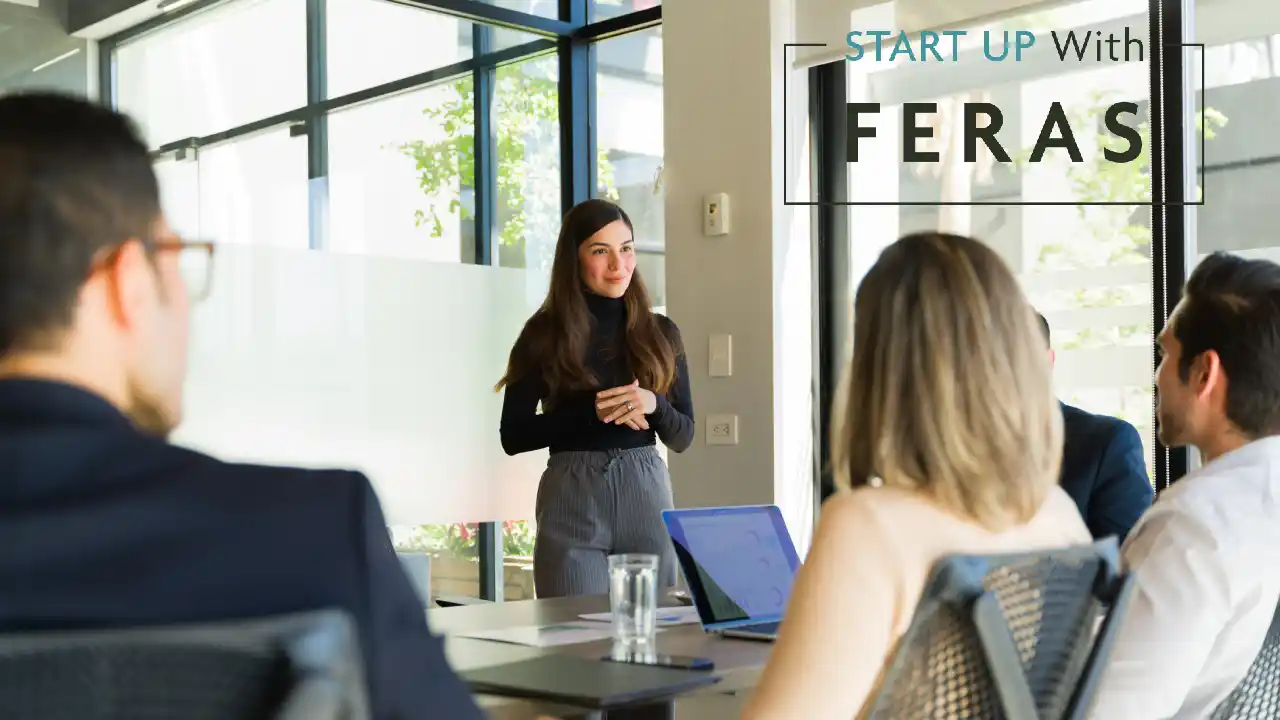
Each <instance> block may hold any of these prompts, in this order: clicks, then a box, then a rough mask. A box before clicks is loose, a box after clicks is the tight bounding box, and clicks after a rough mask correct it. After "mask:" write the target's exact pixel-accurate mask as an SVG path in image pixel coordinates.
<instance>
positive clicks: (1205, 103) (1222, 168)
mask: <svg viewBox="0 0 1280 720" xmlns="http://www.w3.org/2000/svg"><path fill="white" fill-rule="evenodd" d="M1192 37H1193V38H1194V41H1195V42H1202V43H1205V45H1206V52H1205V57H1204V58H1203V62H1204V68H1203V69H1204V76H1205V77H1204V85H1206V86H1207V87H1203V88H1202V87H1201V77H1200V72H1201V66H1200V62H1201V58H1200V57H1198V56H1196V57H1194V58H1191V59H1190V60H1191V61H1190V62H1189V63H1188V64H1187V68H1186V69H1187V72H1188V73H1189V74H1190V76H1191V78H1193V81H1194V83H1195V88H1196V90H1197V92H1196V96H1195V98H1193V99H1189V102H1193V103H1194V104H1193V105H1192V108H1193V109H1194V110H1193V111H1194V112H1195V113H1196V114H1197V116H1199V113H1200V112H1201V111H1202V110H1203V114H1204V122H1205V124H1206V125H1207V127H1208V128H1209V134H1208V138H1207V139H1206V141H1205V143H1204V157H1203V158H1200V162H1199V166H1200V167H1199V170H1200V172H1199V173H1198V175H1199V178H1198V179H1199V181H1200V189H1201V192H1202V193H1203V200H1204V205H1203V206H1201V207H1198V208H1196V213H1197V218H1196V224H1195V233H1194V239H1195V243H1194V246H1193V247H1194V250H1193V254H1192V255H1191V257H1190V258H1188V265H1192V266H1194V265H1195V263H1196V262H1198V261H1199V259H1200V258H1202V257H1204V256H1205V255H1207V254H1209V253H1211V252H1214V251H1216V250H1227V251H1231V252H1237V253H1240V254H1242V255H1247V256H1251V257H1267V258H1270V259H1272V260H1280V239H1277V237H1276V233H1275V212H1274V210H1273V207H1274V204H1273V203H1272V202H1271V195H1272V194H1273V193H1272V192H1271V191H1270V188H1274V187H1275V182H1274V181H1276V180H1277V179H1280V138H1277V137H1276V135H1275V127H1276V123H1277V122H1280V13H1278V12H1277V11H1276V9H1275V8H1274V7H1272V6H1271V5H1269V4H1267V3H1263V2H1259V1H1258V0H1232V1H1230V2H1197V3H1196V10H1195V13H1194V25H1193V28H1192ZM1196 151H1197V152H1198V151H1199V147H1198V143H1197V147H1196Z"/></svg>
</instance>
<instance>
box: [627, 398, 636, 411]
mask: <svg viewBox="0 0 1280 720" xmlns="http://www.w3.org/2000/svg"><path fill="white" fill-rule="evenodd" d="M627 409H628V410H635V409H636V408H635V406H634V405H632V404H631V401H630V400H628V401H627Z"/></svg>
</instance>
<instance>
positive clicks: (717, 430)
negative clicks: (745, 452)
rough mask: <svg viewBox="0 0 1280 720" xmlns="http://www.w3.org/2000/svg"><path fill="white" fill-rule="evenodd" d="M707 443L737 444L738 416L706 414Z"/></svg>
mask: <svg viewBox="0 0 1280 720" xmlns="http://www.w3.org/2000/svg"><path fill="white" fill-rule="evenodd" d="M707 444H708V445H737V444H738V416H737V415H708V416H707Z"/></svg>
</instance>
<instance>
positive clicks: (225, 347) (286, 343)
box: [174, 245, 547, 525]
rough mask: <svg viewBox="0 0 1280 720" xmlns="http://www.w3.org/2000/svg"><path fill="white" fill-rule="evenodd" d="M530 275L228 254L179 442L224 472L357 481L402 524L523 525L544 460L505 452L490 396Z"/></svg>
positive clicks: (528, 304) (199, 344) (230, 249)
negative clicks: (295, 473) (224, 465)
mask: <svg viewBox="0 0 1280 720" xmlns="http://www.w3.org/2000/svg"><path fill="white" fill-rule="evenodd" d="M531 279H532V278H531V277H530V276H529V274H528V273H526V271H523V270H516V269H505V268H494V267H481V266H474V265H451V264H441V263H433V262H429V261H423V260H406V259H398V258H383V257H372V256H352V255H339V254H329V253H315V252H307V251H305V250H290V249H280V248H269V247H252V246H236V245H224V246H221V247H219V248H218V255H217V259H216V263H215V271H214V285H213V288H214V292H213V296H212V297H211V298H209V299H208V300H206V301H205V302H204V303H203V304H201V305H199V306H197V307H196V308H195V311H194V312H195V315H194V317H193V322H194V330H193V340H192V359H191V374H190V378H189V380H188V383H187V402H186V419H185V421H184V423H183V425H182V426H181V427H180V428H179V429H178V432H177V433H176V434H175V436H174V440H175V441H176V442H178V443H181V444H185V445H188V446H190V447H194V448H196V449H199V450H202V451H204V452H209V453H211V454H213V455H216V456H218V457H221V458H224V459H228V460H238V461H252V462H263V463H271V464H290V465H301V466H306V467H342V468H351V469H358V470H362V471H364V472H365V473H367V474H368V475H369V477H370V479H371V480H372V481H373V483H374V485H375V487H376V488H377V489H378V492H379V495H380V497H381V499H382V503H383V506H384V508H385V511H386V513H387V518H388V522H389V524H393V525H394V524H424V523H445V522H476V521H481V520H512V519H518V518H527V517H530V516H531V514H532V509H533V499H534V494H535V491H536V488H537V482H538V477H539V474H540V473H541V471H542V468H543V467H544V466H545V463H546V457H547V454H546V451H540V452H536V453H526V454H524V455H521V456H516V457H514V458H512V457H508V456H507V455H506V454H504V453H503V451H502V448H501V445H500V443H499V436H498V426H499V414H500V412H501V404H502V395H501V393H495V392H493V385H494V383H495V382H496V381H497V379H498V378H499V377H500V376H501V375H502V371H503V368H504V366H505V363H506V359H507V355H508V352H509V351H510V348H511V344H512V342H514V340H515V338H516V336H517V335H518V334H519V331H520V328H521V327H522V326H523V324H524V322H525V320H526V319H527V318H528V317H529V315H530V314H531V313H532V312H533V310H534V308H535V307H536V304H537V302H538V301H540V300H541V297H540V295H533V294H531V293H529V292H528V289H527V288H526V284H530V280H531ZM537 284H539V285H540V284H541V283H537Z"/></svg>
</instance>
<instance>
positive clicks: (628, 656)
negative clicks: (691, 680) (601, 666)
mask: <svg viewBox="0 0 1280 720" xmlns="http://www.w3.org/2000/svg"><path fill="white" fill-rule="evenodd" d="M600 659H601V660H604V661H606V662H622V663H631V664H633V665H653V666H654V667H668V668H676V669H679V670H714V669H715V667H716V665H715V663H713V662H711V660H710V659H709V658H703V657H691V656H688V655H663V654H662V653H649V652H646V653H627V652H622V653H614V654H610V655H605V656H604V657H602V658H600Z"/></svg>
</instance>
